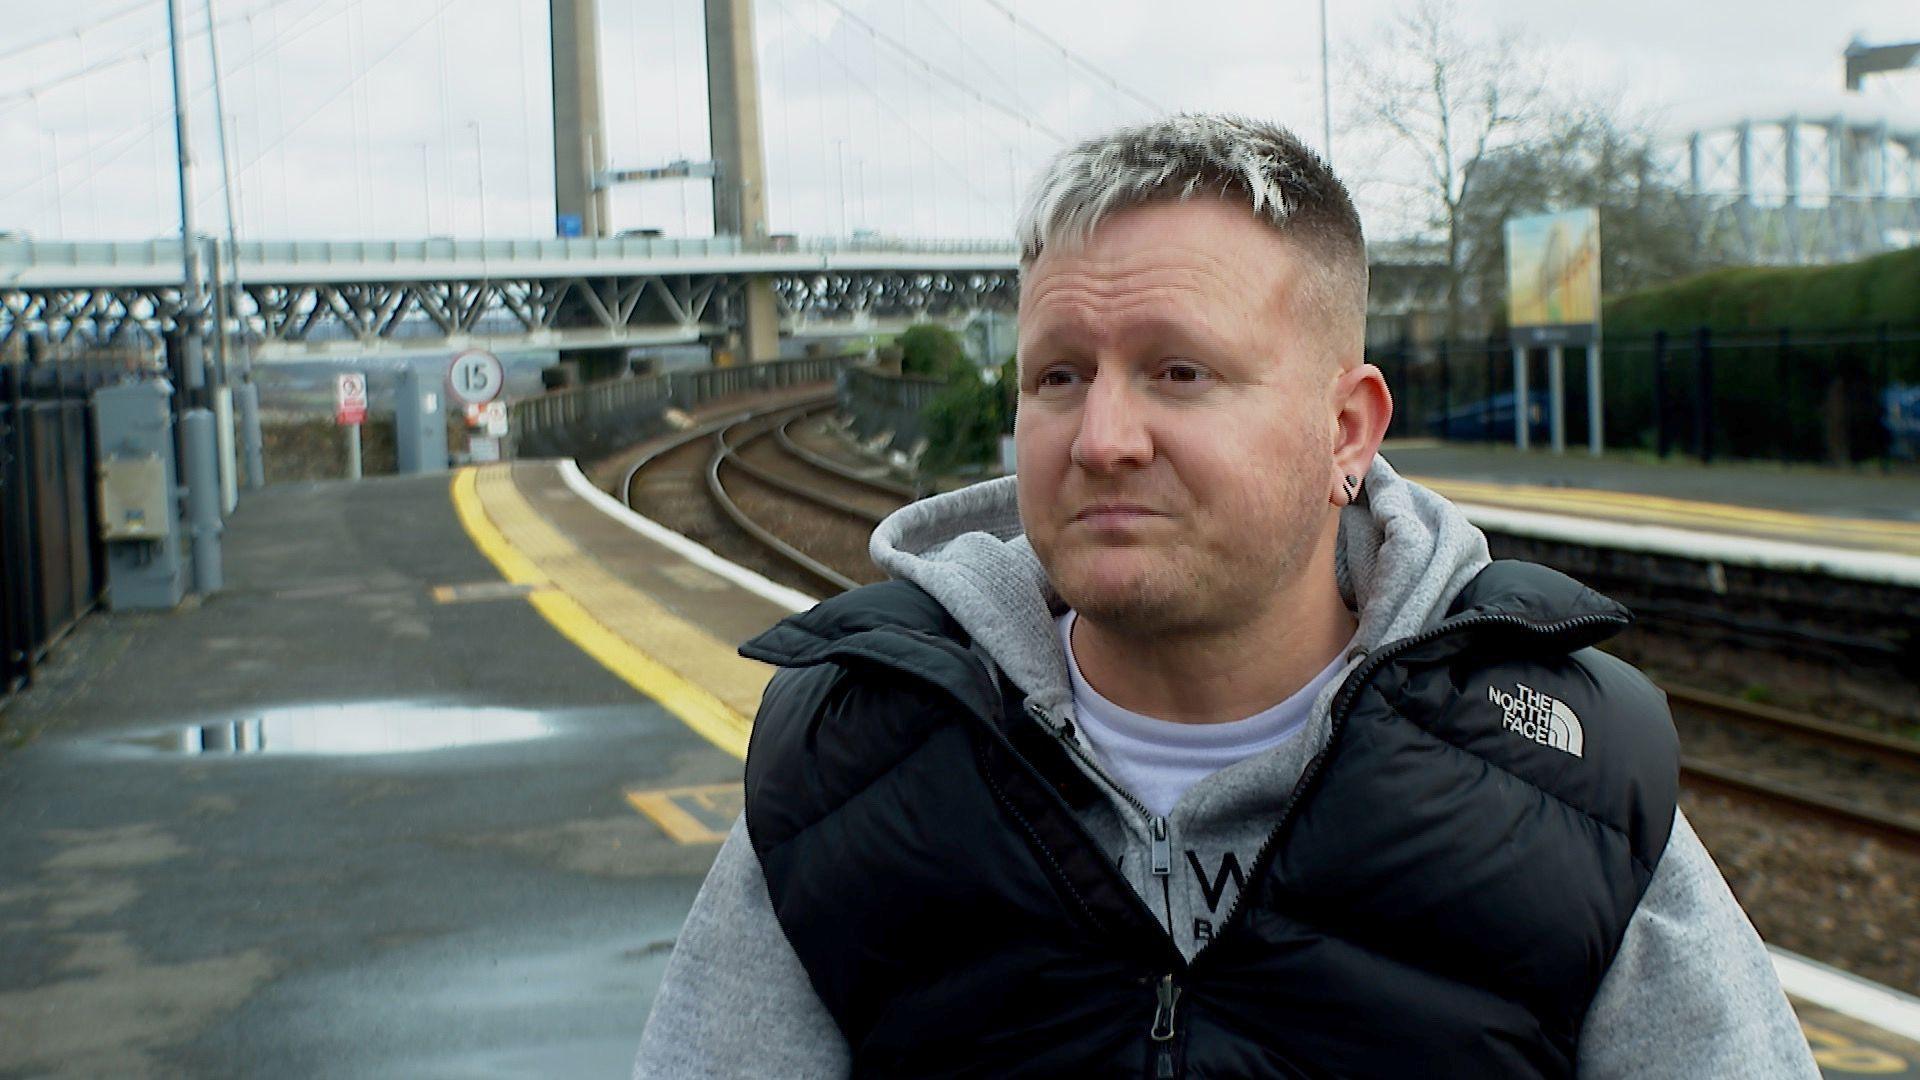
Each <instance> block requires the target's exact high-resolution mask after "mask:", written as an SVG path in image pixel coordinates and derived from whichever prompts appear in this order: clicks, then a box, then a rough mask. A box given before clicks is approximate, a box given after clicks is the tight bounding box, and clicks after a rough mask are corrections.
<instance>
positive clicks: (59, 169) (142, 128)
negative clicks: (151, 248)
mask: <svg viewBox="0 0 1920 1080" xmlns="http://www.w3.org/2000/svg"><path fill="white" fill-rule="evenodd" d="M284 2H285V0H276V2H275V3H272V4H266V5H263V6H262V7H261V8H258V9H255V10H256V11H263V10H265V9H267V8H271V7H275V6H278V4H279V3H284ZM334 2H335V0H322V2H321V4H319V5H318V6H316V7H314V8H311V9H309V10H308V11H307V12H306V13H305V14H303V15H301V16H300V18H299V19H297V20H295V22H294V24H293V27H291V28H289V29H288V30H286V31H284V32H283V33H282V34H281V35H280V37H279V39H277V40H274V41H270V42H268V45H267V48H268V50H272V49H277V48H279V47H280V46H281V45H283V44H291V43H292V42H293V41H294V40H297V39H298V38H300V37H304V36H305V35H306V34H308V33H310V32H311V31H313V30H316V29H318V28H319V27H320V25H322V23H324V22H325V20H321V21H320V22H315V23H314V24H313V25H311V26H307V27H305V28H304V29H301V28H300V23H301V22H303V21H305V20H307V19H310V18H312V17H313V16H314V15H316V14H318V13H319V12H320V11H322V10H323V9H324V8H326V7H327V6H328V5H329V4H332V3H334ZM264 55H266V54H265V53H264V52H262V51H260V50H257V49H256V50H255V51H253V52H251V53H249V54H248V56H247V58H246V59H245V60H242V61H240V62H239V63H238V64H236V65H234V66H233V67H231V68H229V69H228V71H229V73H231V72H235V71H239V70H242V69H244V68H246V67H248V66H250V65H252V64H254V63H256V62H257V61H258V60H259V59H260V58H261V57H262V56H264ZM212 89H213V83H212V80H211V79H209V80H208V81H207V82H206V83H205V84H203V85H200V86H197V87H195V88H194V91H193V96H194V97H199V96H200V95H201V94H205V93H210V92H211V91H212ZM172 122H173V105H172V103H171V102H169V103H168V104H166V105H164V106H162V107H161V108H159V109H157V110H155V111H154V112H153V113H152V114H151V115H150V116H148V117H147V119H146V121H145V122H144V123H140V124H137V125H135V126H132V127H128V128H124V129H122V130H121V131H120V132H119V133H118V134H116V135H113V136H112V137H110V138H109V139H107V140H106V142H105V145H104V146H95V147H91V148H89V149H86V150H82V151H81V152H80V153H77V154H75V155H73V157H72V159H71V160H68V161H61V160H59V159H58V158H56V159H55V160H54V175H55V176H59V175H61V174H62V173H64V172H66V170H67V169H69V168H71V167H73V166H75V165H80V164H83V163H84V162H85V161H86V159H87V158H88V157H89V155H90V154H97V153H102V152H105V151H106V150H108V149H110V148H116V147H117V149H113V151H112V152H111V153H108V154H107V156H106V157H105V158H103V159H97V160H94V161H92V163H91V167H90V168H89V169H88V170H87V174H86V175H85V176H83V177H82V178H81V180H80V182H79V183H78V184H76V185H74V192H73V193H77V192H78V191H79V190H80V189H81V188H84V187H86V186H87V185H88V184H90V183H92V182H93V181H94V180H95V179H97V178H98V177H99V176H100V175H101V174H102V171H103V170H104V168H105V167H106V166H108V165H111V164H113V163H114V162H116V161H118V160H120V159H121V158H122V157H125V156H126V155H127V153H128V151H130V150H132V149H133V148H134V147H135V146H138V145H140V143H141V141H142V140H143V139H145V138H147V137H150V136H153V135H154V134H156V133H157V132H158V131H159V129H160V128H161V127H162V126H164V125H167V124H171V123H172ZM44 179H45V177H44V176H34V177H31V178H29V179H28V180H27V182H26V183H24V184H21V185H19V186H17V187H14V188H12V189H10V190H8V191H6V192H4V193H0V202H6V201H8V200H11V199H13V198H15V197H16V196H18V195H20V194H21V193H23V192H25V191H26V190H27V189H28V188H31V187H33V186H34V185H35V184H38V183H40V182H42V181H43V180H44Z"/></svg>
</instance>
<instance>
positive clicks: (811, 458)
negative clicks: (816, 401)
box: [774, 409, 920, 499]
mask: <svg viewBox="0 0 1920 1080" xmlns="http://www.w3.org/2000/svg"><path fill="white" fill-rule="evenodd" d="M821 411H822V412H824V411H825V410H824V409H823V410H821ZM811 415H814V414H807V415H803V416H796V417H794V418H793V419H792V420H789V421H787V422H786V423H784V424H781V425H780V426H779V427H778V428H777V429H775V433H774V437H775V438H777V439H779V440H780V448H781V449H783V450H785V451H786V452H787V453H788V454H789V455H791V456H793V457H796V458H799V459H800V460H801V461H804V462H806V463H807V464H809V465H811V466H813V467H814V468H816V469H819V470H820V471H822V472H828V473H832V474H833V475H835V476H838V477H841V478H843V479H846V480H851V481H853V482H854V483H856V484H865V485H866V486H868V487H870V488H872V489H873V490H875V491H878V492H881V493H882V494H886V495H892V496H894V497H895V498H900V499H917V498H919V497H920V496H919V492H917V491H915V490H914V489H913V488H911V487H909V486H908V485H906V484H901V483H896V482H894V481H891V480H882V479H880V478H879V477H875V476H867V475H864V474H862V473H861V471H860V470H859V469H856V468H854V467H853V466H851V465H844V464H841V463H840V462H838V461H835V460H833V459H832V458H829V457H826V456H825V455H822V454H817V453H815V452H814V451H812V450H809V449H807V448H806V447H804V446H801V445H800V444H799V443H797V442H795V441H794V440H793V436H792V434H791V433H789V431H788V430H787V429H788V428H790V427H792V426H793V425H794V424H795V423H797V422H798V421H800V420H804V419H808V418H809V417H810V416H811Z"/></svg>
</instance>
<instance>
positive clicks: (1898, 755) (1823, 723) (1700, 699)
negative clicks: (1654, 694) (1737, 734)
mask: <svg viewBox="0 0 1920 1080" xmlns="http://www.w3.org/2000/svg"><path fill="white" fill-rule="evenodd" d="M1660 688H1661V689H1662V690H1665V691H1666V692H1667V699H1668V700H1669V701H1672V702H1673V703H1675V704H1676V705H1679V706H1682V707H1684V708H1686V709H1687V710H1689V711H1692V712H1696V713H1701V714H1705V715H1709V716H1713V717H1717V718H1719V719H1723V720H1732V721H1734V722H1736V723H1739V724H1743V725H1746V726H1748V727H1760V728H1768V729H1771V730H1774V731H1784V732H1787V733H1790V734H1792V735H1796V736H1799V737H1801V738H1805V739H1808V740H1810V741H1813V742H1819V743H1824V744H1826V745H1828V746H1833V747H1837V748H1839V749H1842V750H1848V751H1853V752H1856V753H1861V754H1866V755H1869V756H1871V757H1874V758H1877V759H1879V760H1881V761H1885V762H1888V763H1890V764H1893V765H1895V766H1898V767H1901V768H1905V769H1915V770H1920V740H1915V739H1908V738H1902V737H1900V736H1898V735H1887V734H1884V733H1882V732H1878V731H1869V730H1867V729H1865V728H1861V727H1856V726H1854V725H1851V724H1836V723H1834V722H1833V721H1831V720H1822V719H1819V718H1818V717H1814V716H1808V715H1806V714H1804V713H1796V712H1791V711H1789V710H1786V709H1781V708H1776V707H1774V706H1771V705H1761V704H1757V703H1755V702H1751V701H1741V700H1740V699H1739V698H1732V697H1727V696H1726V695H1724V694H1715V693H1711V692H1709V691H1706V690H1696V689H1694V688H1692V687H1688V686H1675V685H1673V684H1672V683H1662V684H1660Z"/></svg>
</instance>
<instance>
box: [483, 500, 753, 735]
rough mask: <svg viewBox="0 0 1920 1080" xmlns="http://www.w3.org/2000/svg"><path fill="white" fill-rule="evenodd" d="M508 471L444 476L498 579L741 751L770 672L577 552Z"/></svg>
mask: <svg viewBox="0 0 1920 1080" xmlns="http://www.w3.org/2000/svg"><path fill="white" fill-rule="evenodd" d="M509 469H510V466H508V465H504V464H501V465H486V466H481V467H478V468H472V467H469V468H465V469H461V470H460V471H459V472H457V473H455V474H454V478H453V484H452V497H453V505H454V513H455V514H456V515H457V516H458V517H459V520H460V524H461V526H462V527H463V528H465V529H466V532H467V535H468V537H470V538H471V539H472V540H473V543H474V546H475V547H477V548H479V549H480V551H481V553H482V554H484V555H485V556H486V557H487V559H488V560H489V561H491V562H492V563H493V565H494V567H495V568H496V569H497V570H499V571H500V575H501V576H502V577H504V578H506V579H507V580H508V581H511V582H515V583H519V584H525V585H531V586H536V589H535V590H534V591H533V592H532V593H531V594H530V595H529V596H528V597H527V600H528V602H529V603H531V604H532V605H533V608H534V610H536V611H538V612H539V613H540V614H541V616H542V617H543V618H545V619H546V620H547V622H549V623H551V624H552V625H553V627H554V629H556V630H558V631H559V632H560V633H561V635H562V636H564V637H566V638H567V640H569V641H571V642H573V643H574V645H575V646H577V647H578V648H579V649H580V650H581V651H583V652H585V653H586V654H587V655H589V656H591V657H593V658H594V659H595V660H596V661H598V662H599V663H600V664H601V666H603V667H605V668H606V669H607V670H608V671H611V672H612V673H613V674H614V675H615V676H617V677H619V678H620V679H621V680H622V681H624V682H626V683H627V685H629V686H631V687H633V688H634V689H635V690H638V691H640V692H641V693H642V694H645V695H646V696H648V697H650V698H652V699H653V700H654V701H656V702H658V703H659V704H660V706H661V707H662V708H664V709H666V710H667V711H668V712H670V713H672V714H673V715H675V716H677V717H679V718H680V720H681V721H682V722H683V723H685V724H686V725H687V726H688V727H690V728H692V729H693V730H694V731H695V732H698V733H699V734H700V735H701V736H702V737H704V738H705V739H706V740H707V741H708V742H711V743H712V744H713V745H715V746H717V747H719V748H720V749H722V750H724V751H726V752H727V753H729V754H731V755H733V756H734V757H736V758H741V759H744V758H745V757H746V754H747V733H748V731H749V730H750V727H751V722H750V721H749V720H748V717H749V716H751V715H752V713H753V712H754V711H755V709H756V707H757V704H758V701H759V696H760V692H761V691H762V690H764V689H765V688H766V683H767V679H768V678H769V677H770V675H771V671H770V670H769V669H768V668H767V667H766V665H764V664H759V663H756V662H754V661H751V660H746V659H743V658H741V657H739V656H738V655H737V654H735V653H734V651H733V650H732V649H731V648H729V647H727V646H726V645H724V644H722V643H720V642H719V641H718V640H716V639H714V638H713V637H712V636H711V635H709V634H707V633H706V632H705V631H703V630H701V629H699V628H698V627H696V626H693V625H692V624H690V623H687V622H685V621H684V620H682V619H680V618H679V617H677V616H675V615H674V614H672V613H671V612H669V611H667V610H666V609H665V608H663V607H661V606H660V605H659V604H658V603H656V602H655V601H653V600H652V599H651V598H649V597H647V596H646V595H645V594H643V593H641V592H640V591H639V590H637V589H634V588H633V587H632V586H630V585H628V584H626V583H625V582H624V581H621V580H620V579H619V578H617V577H615V576H614V575H612V574H610V573H608V572H607V571H606V570H605V568H603V567H601V566H600V565H599V564H598V563H597V562H595V561H594V560H593V559H592V558H591V557H590V556H587V555H585V554H584V553H582V552H580V551H579V550H578V549H577V548H575V547H574V546H573V544H572V543H571V542H570V541H568V540H567V539H566V538H565V537H564V536H562V535H561V534H560V533H559V532H558V531H557V530H555V529H554V528H553V527H552V526H551V525H549V524H547V523H546V522H545V521H544V520H543V519H541V518H540V516H539V514H538V513H537V512H536V511H535V510H533V508H532V507H531V506H529V505H527V502H526V500H525V499H524V498H523V497H522V496H521V495H520V493H519V490H518V489H517V488H515V487H514V486H513V479H512V475H511V473H510V472H509V471H508V470H509ZM538 586H552V587H551V588H538ZM696 679H697V680H698V681H696ZM708 686H712V687H714V688H715V690H712V691H710V690H708V689H706V687H708Z"/></svg>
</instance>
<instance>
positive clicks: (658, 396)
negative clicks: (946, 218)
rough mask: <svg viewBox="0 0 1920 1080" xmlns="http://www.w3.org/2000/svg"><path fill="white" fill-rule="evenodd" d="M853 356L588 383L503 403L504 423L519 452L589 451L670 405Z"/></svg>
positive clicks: (629, 435)
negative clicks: (507, 422)
mask: <svg viewBox="0 0 1920 1080" xmlns="http://www.w3.org/2000/svg"><path fill="white" fill-rule="evenodd" d="M858 359H860V357H857V356H820V357H807V358H805V359H801V360H775V361H772V362H770V363H765V364H742V365H740V366H737V367H724V368H700V369H698V370H693V371H674V372H669V373H667V374H663V375H647V376H641V377H639V378H630V379H610V380H607V381H605V382H596V383H588V384H587V385H585V386H575V387H568V388H566V389H564V390H554V391H551V392H549V393H545V394H541V395H539V396H537V397H530V398H522V399H521V400H519V401H516V402H514V403H513V404H511V405H510V406H508V415H509V424H510V427H511V430H512V431H513V438H514V441H515V444H516V446H517V447H518V450H519V452H520V453H521V454H522V455H526V456H533V457H545V456H565V457H580V456H590V455H593V454H595V453H598V452H601V451H604V450H610V449H612V448H614V447H616V446H620V445H623V444H626V443H631V442H637V441H639V440H640V439H644V438H647V437H649V436H651V435H652V434H654V433H656V432H657V430H658V427H659V424H660V415H661V414H662V413H664V412H665V411H666V410H667V409H668V408H680V409H691V408H695V407H697V406H700V405H703V404H705V403H707V402H709V401H713V400H715V399H717V398H723V397H731V396H733V395H736V394H750V393H758V392H762V391H767V390H779V389H783V388H786V387H791V386H805V385H807V384H809V383H827V382H832V381H834V379H835V378H836V377H837V376H838V375H839V373H840V372H841V371H842V370H843V369H845V368H847V367H848V365H850V364H852V363H854V362H855V361H856V360H858Z"/></svg>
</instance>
